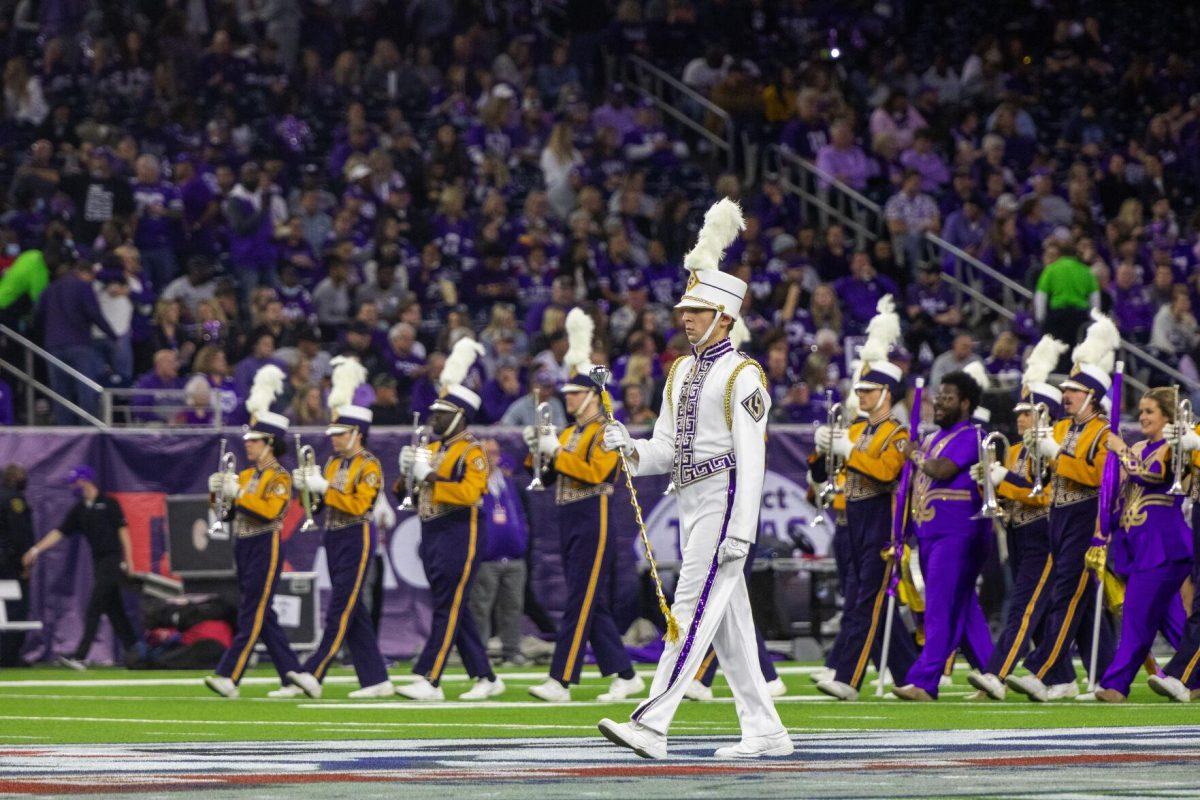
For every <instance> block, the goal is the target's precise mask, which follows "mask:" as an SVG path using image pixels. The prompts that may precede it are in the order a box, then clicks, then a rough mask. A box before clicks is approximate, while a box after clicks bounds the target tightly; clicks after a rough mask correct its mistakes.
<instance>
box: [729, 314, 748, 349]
mask: <svg viewBox="0 0 1200 800" xmlns="http://www.w3.org/2000/svg"><path fill="white" fill-rule="evenodd" d="M748 341H750V329H749V328H747V327H746V323H745V321H743V320H742V318H741V317H738V318H737V321H736V322H734V323H733V328H731V329H730V331H729V343H730V344H731V345H733V349H734V350H741V349H742V345H744V344H745V343H746V342H748Z"/></svg>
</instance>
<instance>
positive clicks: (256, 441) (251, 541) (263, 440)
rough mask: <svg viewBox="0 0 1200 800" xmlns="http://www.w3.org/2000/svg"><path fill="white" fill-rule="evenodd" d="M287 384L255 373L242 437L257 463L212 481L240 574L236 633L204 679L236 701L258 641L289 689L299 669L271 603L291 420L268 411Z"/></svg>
mask: <svg viewBox="0 0 1200 800" xmlns="http://www.w3.org/2000/svg"><path fill="white" fill-rule="evenodd" d="M283 381H284V374H283V370H281V369H280V368H279V367H277V366H275V365H274V364H268V365H267V366H265V367H261V368H260V369H259V370H258V372H256V373H255V375H254V383H253V384H252V385H251V387H250V395H249V397H247V399H246V410H247V411H248V412H250V425H249V427H248V428H247V429H246V432H245V433H244V434H243V435H242V439H243V440H244V441H245V447H246V458H247V460H249V461H250V462H251V463H252V464H253V466H252V467H249V468H247V469H244V470H242V471H241V473H239V474H237V475H233V474H230V473H226V472H214V473H213V474H212V475H210V476H209V478H208V491H209V495H210V498H211V500H212V501H213V502H215V501H216V500H217V498H218V497H220V498H221V499H222V500H223V501H224V502H225V503H226V504H227V505H226V506H225V508H227V509H229V511H228V514H227V515H226V517H225V518H226V519H227V520H232V522H233V536H234V545H233V558H234V562H235V563H236V564H237V574H238V624H237V635H236V636H234V637H233V642H232V644H230V646H229V649H228V650H226V651H225V654H224V655H223V656H221V660H220V661H219V662H218V663H217V669H216V672H215V673H214V674H213V675H209V676H208V677H206V678H205V679H204V685H205V686H207V687H208V688H209V689H212V690H213V691H214V692H216V693H217V694H219V695H221V696H222V697H237V696H238V683H240V682H241V680H242V675H243V674H244V673H245V671H246V665H247V664H248V663H249V660H250V654H251V652H252V651H253V650H254V645H255V644H256V643H257V642H258V640H259V638H261V639H262V640H263V644H264V645H266V647H267V653H268V654H269V655H270V657H271V662H272V663H273V664H274V665H275V670H276V671H277V672H278V673H279V680H280V683H282V684H283V686H288V685H289V684H290V681H289V680H288V677H287V675H288V673H289V672H299V671H300V662H299V661H298V660H297V659H296V654H295V653H293V652H292V648H291V645H289V644H288V640H287V634H285V633H284V631H283V628H281V627H280V625H279V620H278V618H276V616H275V609H274V608H273V607H272V605H271V603H272V598H273V597H274V595H275V588H276V583H277V582H278V580H279V573H280V571H281V570H282V569H283V558H282V555H281V553H280V546H281V542H280V534H281V532H282V530H283V517H284V514H285V513H286V512H287V507H288V501H290V500H291V499H292V479H291V476H289V475H288V472H287V470H285V469H284V468H283V467H281V466H280V465H279V461H278V459H279V457H280V456H282V455H283V453H284V452H285V450H286V449H287V441H286V439H285V437H286V435H287V429H288V419H287V417H285V416H283V415H282V414H273V413H271V411H270V408H271V402H272V401H273V400H274V399H275V398H276V397H277V396H278V395H279V392H280V391H281V390H282V389H283ZM277 693H278V690H276V691H273V692H271V693H270V694H271V695H273V696H278V695H277Z"/></svg>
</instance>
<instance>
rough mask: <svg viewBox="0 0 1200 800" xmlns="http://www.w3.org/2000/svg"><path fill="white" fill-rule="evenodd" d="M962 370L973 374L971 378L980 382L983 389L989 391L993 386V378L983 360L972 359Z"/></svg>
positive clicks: (970, 374)
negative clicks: (989, 375)
mask: <svg viewBox="0 0 1200 800" xmlns="http://www.w3.org/2000/svg"><path fill="white" fill-rule="evenodd" d="M962 371H963V372H965V373H967V375H969V376H971V380H973V381H975V382H976V383H977V384H979V388H980V389H982V390H983V391H987V390H988V389H989V388H990V387H991V385H992V380H991V378H989V377H988V374H987V369H986V368H985V367H984V366H983V362H982V361H972V362H971V363H970V364H967V365H966V366H965V367H963V369H962Z"/></svg>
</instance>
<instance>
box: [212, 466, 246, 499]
mask: <svg viewBox="0 0 1200 800" xmlns="http://www.w3.org/2000/svg"><path fill="white" fill-rule="evenodd" d="M240 488H241V487H239V486H238V479H237V476H236V475H230V474H229V473H228V472H214V473H213V474H212V475H209V476H208V491H209V492H211V493H212V494H214V495H216V496H217V497H220V498H221V499H222V500H232V499H233V498H235V497H237V496H238V491H239V490H240Z"/></svg>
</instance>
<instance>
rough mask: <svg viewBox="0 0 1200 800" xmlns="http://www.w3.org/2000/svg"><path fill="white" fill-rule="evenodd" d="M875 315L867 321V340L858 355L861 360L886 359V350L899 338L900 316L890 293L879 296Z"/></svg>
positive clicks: (889, 349)
mask: <svg viewBox="0 0 1200 800" xmlns="http://www.w3.org/2000/svg"><path fill="white" fill-rule="evenodd" d="M875 311H876V313H875V316H874V317H872V318H871V321H870V322H869V323H867V341H866V342H864V343H863V346H862V350H861V351H859V356H860V357H861V358H862V360H863V361H887V357H888V352H889V351H891V349H892V345H893V344H895V343H896V341H897V340H898V339H899V338H900V317H899V315H898V314H896V303H895V301H893V300H892V296H891V295H890V294H885V295H884V296H883V297H881V298H879V303H878V304H876V306H875Z"/></svg>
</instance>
